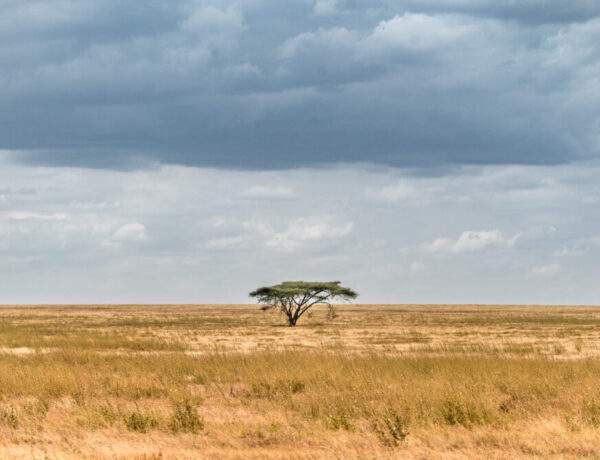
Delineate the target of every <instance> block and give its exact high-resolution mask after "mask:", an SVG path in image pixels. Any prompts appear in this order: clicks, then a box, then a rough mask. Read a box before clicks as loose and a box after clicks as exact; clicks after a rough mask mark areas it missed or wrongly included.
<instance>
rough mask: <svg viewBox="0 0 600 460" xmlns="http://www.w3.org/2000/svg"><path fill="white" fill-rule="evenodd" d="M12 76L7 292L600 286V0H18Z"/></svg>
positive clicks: (3, 248) (2, 177) (437, 292)
mask: <svg viewBox="0 0 600 460" xmlns="http://www.w3.org/2000/svg"><path fill="white" fill-rule="evenodd" d="M0 89H1V91H0V303H122V302H139V303H213V302H217V303H227V302H248V301H250V299H248V296H247V294H248V292H250V291H251V290H253V289H255V288H256V287H258V286H261V285H269V284H275V283H278V282H280V281H284V280H297V279H304V280H341V281H342V283H343V284H344V285H347V286H349V287H351V288H353V289H355V290H356V291H358V293H359V294H360V296H359V299H358V302H365V303H374V302H382V303H552V304H599V303H600V283H598V282H597V280H598V278H599V277H600V268H598V264H597V262H596V261H597V260H599V256H600V215H599V211H600V183H599V182H598V179H597V178H598V177H600V176H599V174H600V2H597V1H595V0H573V1H570V2H564V1H563V0H544V1H542V0H522V1H515V0H477V1H476V0H419V1H402V0H394V1H390V0H368V1H367V0H293V1H290V2H282V1H280V0H243V1H241V0H240V1H234V0H206V1H202V0H169V1H167V0H148V1H144V2H121V1H116V0H44V1H30V0H4V1H3V2H1V3H0Z"/></svg>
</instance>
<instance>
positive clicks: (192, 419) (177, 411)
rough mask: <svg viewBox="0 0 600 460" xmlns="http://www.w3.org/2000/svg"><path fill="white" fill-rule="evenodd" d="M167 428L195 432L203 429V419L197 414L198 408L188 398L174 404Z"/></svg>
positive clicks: (175, 430)
mask: <svg viewBox="0 0 600 460" xmlns="http://www.w3.org/2000/svg"><path fill="white" fill-rule="evenodd" d="M169 428H170V429H171V431H173V432H174V433H177V432H179V431H185V432H188V433H197V432H198V431H200V430H203V429H204V420H203V419H202V418H201V417H200V416H199V415H198V409H197V408H196V406H195V405H194V404H193V403H192V402H191V401H189V400H184V401H182V402H180V403H177V404H175V407H174V409H173V414H172V415H171V420H170V422H169Z"/></svg>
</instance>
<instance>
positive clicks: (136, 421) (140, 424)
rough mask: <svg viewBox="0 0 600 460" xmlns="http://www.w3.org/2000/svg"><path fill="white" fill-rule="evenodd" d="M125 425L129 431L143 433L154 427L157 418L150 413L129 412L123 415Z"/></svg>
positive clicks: (156, 424) (156, 423)
mask: <svg viewBox="0 0 600 460" xmlns="http://www.w3.org/2000/svg"><path fill="white" fill-rule="evenodd" d="M124 421H125V426H126V427H127V429H128V430H130V431H139V432H140V433H145V432H147V431H148V429H150V428H156V427H157V426H158V420H156V419H155V418H154V417H152V416H150V415H145V414H142V413H141V412H139V411H137V410H136V411H134V412H131V413H130V414H129V415H127V416H125V420H124Z"/></svg>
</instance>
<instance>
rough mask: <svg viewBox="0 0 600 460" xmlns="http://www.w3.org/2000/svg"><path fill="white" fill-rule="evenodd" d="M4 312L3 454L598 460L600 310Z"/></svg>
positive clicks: (0, 362) (0, 337)
mask: <svg viewBox="0 0 600 460" xmlns="http://www.w3.org/2000/svg"><path fill="white" fill-rule="evenodd" d="M336 310H337V313H338V316H337V317H335V318H333V319H327V318H326V313H327V310H326V309H325V308H320V307H317V308H315V309H314V311H312V312H311V314H310V316H308V317H303V318H301V320H300V321H299V323H298V326H296V327H293V328H290V327H287V326H285V321H284V318H282V317H280V316H278V315H277V314H273V313H264V312H262V311H260V309H259V308H258V306H257V305H119V306H113V305H94V306H3V307H0V458H2V459H22V458H30V459H75V458H77V459H79V458H87V459H109V458H110V459H119V458H120V459H148V460H150V459H196V458H211V459H213V458H215V459H220V458H223V459H234V458H272V459H283V458H286V459H287V458H314V459H317V458H318V459H321V458H384V459H385V458H415V459H421V458H422V459H426V458H427V459H429V458H482V457H489V458H585V457H588V458H600V308H596V307H582V306H577V307H573V306H501V305H497V306H481V305H427V306H425V305H344V306H338V307H337V309H336Z"/></svg>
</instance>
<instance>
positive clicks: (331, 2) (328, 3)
mask: <svg viewBox="0 0 600 460" xmlns="http://www.w3.org/2000/svg"><path fill="white" fill-rule="evenodd" d="M336 6H337V0H316V1H315V5H314V7H313V11H314V13H315V14H316V15H318V16H328V15H330V14H333V13H335V12H336Z"/></svg>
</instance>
